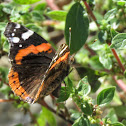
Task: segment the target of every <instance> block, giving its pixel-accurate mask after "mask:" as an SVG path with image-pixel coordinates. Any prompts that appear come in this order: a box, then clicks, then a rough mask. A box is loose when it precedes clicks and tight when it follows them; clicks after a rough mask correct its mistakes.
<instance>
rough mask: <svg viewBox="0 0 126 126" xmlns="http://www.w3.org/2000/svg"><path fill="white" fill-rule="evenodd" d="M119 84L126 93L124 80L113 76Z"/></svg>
mask: <svg viewBox="0 0 126 126" xmlns="http://www.w3.org/2000/svg"><path fill="white" fill-rule="evenodd" d="M112 78H113V79H114V81H115V82H116V83H117V85H118V86H119V87H120V88H121V89H122V90H123V91H124V92H125V93H126V84H125V83H124V82H123V81H122V80H120V79H119V80H117V79H116V77H115V76H113V77H112Z"/></svg>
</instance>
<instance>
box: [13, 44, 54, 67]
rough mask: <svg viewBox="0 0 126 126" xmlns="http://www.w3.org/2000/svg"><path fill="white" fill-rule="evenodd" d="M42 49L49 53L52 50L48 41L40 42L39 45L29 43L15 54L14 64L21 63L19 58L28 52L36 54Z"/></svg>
mask: <svg viewBox="0 0 126 126" xmlns="http://www.w3.org/2000/svg"><path fill="white" fill-rule="evenodd" d="M43 51H44V52H46V51H47V52H48V53H51V52H52V49H51V45H50V44H49V43H42V44H41V45H38V46H34V45H31V46H29V47H27V48H25V49H21V50H19V51H18V53H17V55H16V56H15V61H16V64H18V65H21V60H22V59H23V57H25V56H27V55H29V54H30V53H34V54H37V53H39V52H43Z"/></svg>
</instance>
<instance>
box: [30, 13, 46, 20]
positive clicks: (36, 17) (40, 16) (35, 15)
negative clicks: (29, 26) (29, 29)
mask: <svg viewBox="0 0 126 126" xmlns="http://www.w3.org/2000/svg"><path fill="white" fill-rule="evenodd" d="M31 14H32V18H33V20H35V21H43V20H44V19H45V18H44V16H43V14H42V12H40V11H36V10H35V11H32V13H31Z"/></svg>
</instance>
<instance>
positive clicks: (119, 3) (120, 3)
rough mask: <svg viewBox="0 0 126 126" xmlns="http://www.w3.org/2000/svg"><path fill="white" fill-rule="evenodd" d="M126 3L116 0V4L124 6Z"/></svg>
mask: <svg viewBox="0 0 126 126" xmlns="http://www.w3.org/2000/svg"><path fill="white" fill-rule="evenodd" d="M125 4H126V1H124V0H123V1H117V5H119V6H124V5H125Z"/></svg>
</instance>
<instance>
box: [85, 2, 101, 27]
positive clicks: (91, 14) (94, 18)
mask: <svg viewBox="0 0 126 126" xmlns="http://www.w3.org/2000/svg"><path fill="white" fill-rule="evenodd" d="M83 2H84V5H85V7H86V8H87V11H88V13H89V15H90V16H91V17H92V19H93V20H94V21H95V23H96V25H97V27H98V28H99V26H100V25H99V24H98V22H97V20H96V17H95V16H94V14H93V12H92V10H91V8H90V6H89V5H88V3H87V1H86V0H83Z"/></svg>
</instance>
